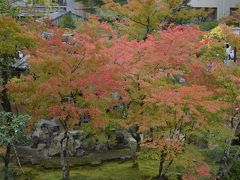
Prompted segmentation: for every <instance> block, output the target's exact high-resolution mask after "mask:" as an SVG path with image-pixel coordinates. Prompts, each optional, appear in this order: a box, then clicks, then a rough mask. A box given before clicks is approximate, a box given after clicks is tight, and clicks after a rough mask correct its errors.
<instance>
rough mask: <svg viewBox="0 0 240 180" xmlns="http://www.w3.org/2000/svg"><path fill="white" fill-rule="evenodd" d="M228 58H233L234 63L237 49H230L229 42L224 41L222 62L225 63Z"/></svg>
mask: <svg viewBox="0 0 240 180" xmlns="http://www.w3.org/2000/svg"><path fill="white" fill-rule="evenodd" d="M230 60H233V61H234V63H236V61H237V50H236V48H234V49H233V50H232V47H231V46H230V44H229V43H226V58H225V60H224V62H225V63H226V64H227V63H228V62H229V61H230Z"/></svg>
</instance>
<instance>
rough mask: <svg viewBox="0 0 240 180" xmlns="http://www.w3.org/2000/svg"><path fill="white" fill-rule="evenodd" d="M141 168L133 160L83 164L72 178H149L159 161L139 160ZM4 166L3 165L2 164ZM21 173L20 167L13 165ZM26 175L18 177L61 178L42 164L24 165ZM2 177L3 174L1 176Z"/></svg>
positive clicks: (71, 173)
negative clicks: (93, 164)
mask: <svg viewBox="0 0 240 180" xmlns="http://www.w3.org/2000/svg"><path fill="white" fill-rule="evenodd" d="M139 165H140V166H139V167H140V169H139V170H137V169H134V168H132V161H125V162H121V161H115V162H106V163H104V164H103V165H101V166H97V167H91V166H81V167H75V168H71V171H70V175H71V179H72V180H78V179H81V180H141V179H144V180H147V179H151V178H152V177H154V176H156V175H157V167H158V162H157V161H149V160H148V161H147V163H146V161H143V160H140V161H139ZM0 166H2V165H0ZM11 169H14V170H15V171H17V172H18V173H20V171H19V168H17V167H16V166H15V165H13V164H12V165H11ZM24 171H25V175H24V176H21V177H19V178H17V179H20V180H25V179H31V180H35V179H36V180H55V179H56V180H58V179H61V171H60V170H51V169H44V168H42V167H40V166H24ZM0 179H1V176H0Z"/></svg>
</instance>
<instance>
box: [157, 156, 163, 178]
mask: <svg viewBox="0 0 240 180" xmlns="http://www.w3.org/2000/svg"><path fill="white" fill-rule="evenodd" d="M164 162H165V153H164V152H161V156H160V163H159V169H158V179H164V178H163V165H164Z"/></svg>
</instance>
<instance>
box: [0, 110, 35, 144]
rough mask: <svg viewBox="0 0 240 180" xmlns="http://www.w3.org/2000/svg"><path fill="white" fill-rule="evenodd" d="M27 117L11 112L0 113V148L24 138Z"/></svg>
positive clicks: (28, 118) (28, 117)
mask: <svg viewBox="0 0 240 180" xmlns="http://www.w3.org/2000/svg"><path fill="white" fill-rule="evenodd" d="M29 120H30V116H28V115H16V114H14V113H11V112H3V111H2V112H0V124H1V126H0V146H1V145H6V144H8V143H11V142H14V143H15V142H20V141H21V139H22V138H23V137H24V131H25V129H26V126H27V122H28V121H29Z"/></svg>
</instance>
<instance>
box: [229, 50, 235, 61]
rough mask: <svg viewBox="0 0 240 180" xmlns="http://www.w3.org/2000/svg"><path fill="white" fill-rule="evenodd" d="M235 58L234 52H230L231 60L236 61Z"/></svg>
mask: <svg viewBox="0 0 240 180" xmlns="http://www.w3.org/2000/svg"><path fill="white" fill-rule="evenodd" d="M234 56H235V53H234V50H231V52H230V59H231V60H234Z"/></svg>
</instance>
